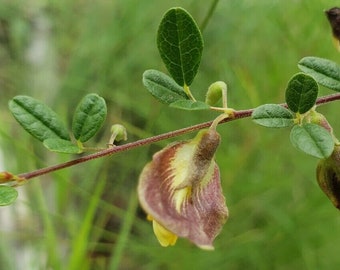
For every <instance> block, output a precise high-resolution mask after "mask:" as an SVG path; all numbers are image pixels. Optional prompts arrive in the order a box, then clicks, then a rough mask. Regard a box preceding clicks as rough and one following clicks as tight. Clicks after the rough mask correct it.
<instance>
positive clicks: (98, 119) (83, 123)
mask: <svg viewBox="0 0 340 270" xmlns="http://www.w3.org/2000/svg"><path fill="white" fill-rule="evenodd" d="M106 114H107V109H106V103H105V100H104V99H103V98H102V97H100V96H98V95H97V94H88V95H86V96H85V97H84V98H83V99H82V100H81V101H80V103H79V104H78V106H77V108H76V111H75V113H74V116H73V121H72V132H73V135H74V137H75V138H76V139H77V140H79V141H80V142H86V141H88V140H89V139H90V138H92V137H93V136H94V135H95V134H96V133H97V131H98V130H99V129H100V128H101V126H102V125H103V123H104V121H105V118H106Z"/></svg>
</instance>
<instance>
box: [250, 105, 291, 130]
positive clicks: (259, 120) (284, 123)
mask: <svg viewBox="0 0 340 270" xmlns="http://www.w3.org/2000/svg"><path fill="white" fill-rule="evenodd" d="M251 117H252V119H253V121H254V122H255V123H256V124H259V125H261V126H265V127H273V128H282V127H289V126H292V125H293V124H294V115H293V114H292V113H291V112H290V111H289V110H287V109H286V108H284V107H282V106H281V105H278V104H264V105H262V106H259V107H257V108H256V109H255V110H254V111H253V113H252V115H251Z"/></svg>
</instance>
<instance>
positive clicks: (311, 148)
mask: <svg viewBox="0 0 340 270" xmlns="http://www.w3.org/2000/svg"><path fill="white" fill-rule="evenodd" d="M290 141H291V142H292V144H293V145H294V146H295V147H296V148H297V149H300V150H301V151H303V152H305V153H306V154H308V155H311V156H314V157H317V158H327V157H329V156H330V155H331V154H332V152H333V149H334V142H333V138H332V135H331V134H330V133H329V132H328V131H327V130H326V129H325V128H323V127H321V126H319V125H316V124H311V123H308V124H304V125H302V126H300V125H296V126H294V127H293V128H292V130H291V133H290Z"/></svg>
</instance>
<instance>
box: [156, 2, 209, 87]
mask: <svg viewBox="0 0 340 270" xmlns="http://www.w3.org/2000/svg"><path fill="white" fill-rule="evenodd" d="M157 45H158V49H159V52H160V55H161V58H162V59H163V62H164V64H165V66H166V68H167V69H168V71H169V73H170V74H171V76H172V77H173V78H174V80H175V81H176V82H177V83H178V84H179V85H181V86H185V85H187V86H189V85H191V83H192V82H193V80H194V77H195V76H196V73H197V70H198V67H199V65H200V62H201V56H202V50H203V38H202V35H201V32H200V30H199V28H198V26H197V24H196V23H195V21H194V19H193V18H192V17H191V15H190V14H189V13H188V12H187V11H186V10H184V9H182V8H171V9H169V10H168V11H167V12H166V13H165V15H164V17H163V19H162V21H161V23H160V25H159V28H158V34H157Z"/></svg>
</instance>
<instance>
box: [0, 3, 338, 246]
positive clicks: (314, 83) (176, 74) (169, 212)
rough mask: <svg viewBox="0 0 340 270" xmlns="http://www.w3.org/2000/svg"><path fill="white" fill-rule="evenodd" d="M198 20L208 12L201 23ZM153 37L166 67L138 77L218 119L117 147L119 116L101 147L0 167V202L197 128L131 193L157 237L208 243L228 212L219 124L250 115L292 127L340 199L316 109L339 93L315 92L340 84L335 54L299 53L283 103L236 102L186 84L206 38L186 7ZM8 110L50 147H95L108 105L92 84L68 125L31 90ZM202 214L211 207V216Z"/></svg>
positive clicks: (323, 122)
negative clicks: (46, 161) (62, 173)
mask: <svg viewBox="0 0 340 270" xmlns="http://www.w3.org/2000/svg"><path fill="white" fill-rule="evenodd" d="M214 7H215V6H213V7H212V10H213V8H214ZM212 10H211V12H212ZM338 11H339V9H338V8H333V9H330V10H328V11H326V14H327V17H328V19H329V20H330V23H331V26H332V27H333V34H334V37H335V38H336V39H337V41H339V40H338V38H339V35H338V34H339V33H338V32H337V31H335V30H334V26H337V25H336V24H335V23H334V20H332V18H333V17H334V16H333V15H334V14H338ZM211 12H210V13H211ZM210 13H209V14H208V17H209V16H211V14H210ZM205 25H206V21H204V23H203V24H202V27H205ZM157 46H158V50H159V53H160V56H161V59H162V60H163V62H164V64H165V66H166V68H167V70H168V72H169V74H170V76H169V75H167V74H165V73H163V72H160V71H158V70H153V69H149V70H146V71H145V72H144V73H143V84H144V86H145V87H146V89H147V90H148V91H149V93H150V94H151V95H152V96H154V97H155V98H156V99H157V100H158V101H160V102H162V103H164V104H166V105H168V106H170V107H173V108H176V109H180V110H212V111H215V112H218V113H219V115H217V117H216V118H215V120H212V121H208V122H204V123H200V124H197V125H193V126H189V127H186V128H183V129H178V130H175V131H170V132H168V133H164V134H160V135H156V136H153V137H149V138H145V139H142V140H138V141H135V142H131V143H126V144H123V145H120V146H115V142H118V141H122V140H126V130H125V128H124V127H123V126H121V125H113V126H112V129H111V132H112V135H111V138H110V140H109V142H108V146H107V148H104V149H99V150H98V149H95V150H98V151H96V152H95V153H92V154H88V155H86V156H82V157H80V158H77V159H74V160H71V161H68V162H65V163H62V164H57V165H54V166H50V167H46V168H41V169H37V170H34V171H32V172H26V173H21V174H13V173H10V172H6V171H5V172H0V205H9V204H11V203H13V202H14V201H15V199H16V197H17V191H16V189H15V187H17V186H19V185H23V184H25V183H26V182H27V181H28V180H30V179H32V178H35V177H38V176H42V175H44V174H48V173H51V172H54V171H57V170H61V169H64V168H67V167H71V166H74V165H77V164H80V163H84V162H87V161H90V160H93V159H97V158H102V157H105V156H109V155H113V154H116V153H120V152H125V151H128V150H130V149H134V148H137V147H141V146H144V145H148V144H152V143H155V142H158V141H162V140H166V139H169V138H173V137H177V136H180V135H183V134H187V133H190V132H194V131H198V130H200V132H199V133H198V134H197V135H196V137H194V138H193V139H192V140H189V141H180V142H176V143H173V144H171V145H169V146H167V147H165V148H164V149H162V150H161V151H159V152H157V153H156V154H155V155H154V157H153V160H152V161H151V162H150V163H149V164H147V165H146V166H145V168H144V170H143V172H142V173H141V176H140V179H139V185H138V196H139V200H140V202H141V205H142V207H143V209H144V210H145V211H146V212H147V214H148V219H149V220H151V221H152V222H153V224H154V231H155V234H156V236H157V238H158V240H159V242H160V244H161V245H163V246H168V245H173V244H175V242H176V240H177V237H178V236H179V237H186V238H189V239H190V240H191V241H192V242H193V243H195V244H196V245H197V246H199V247H201V248H203V249H212V248H213V245H212V242H213V240H214V238H215V237H216V236H217V235H218V233H219V231H220V229H221V227H222V225H223V224H224V223H225V222H226V220H227V218H228V209H227V207H226V205H225V202H224V197H223V194H222V191H221V186H220V179H219V170H218V165H217V164H216V162H215V161H214V154H215V151H217V149H218V146H219V143H220V137H219V134H218V133H217V131H216V126H217V125H218V124H222V123H227V122H230V121H234V120H239V119H243V118H248V117H251V118H252V120H253V121H254V122H255V123H256V124H259V125H262V126H264V127H269V128H291V132H290V140H291V143H292V144H293V146H295V147H296V148H297V149H299V150H301V151H303V152H304V153H306V154H308V155H311V156H314V157H316V158H318V159H319V160H320V162H319V164H318V167H317V181H318V183H319V185H320V187H321V189H322V190H323V191H324V193H325V194H326V195H327V196H328V197H329V198H330V200H331V201H332V203H333V204H334V205H335V206H336V207H337V208H340V195H339V194H340V190H339V186H340V143H339V140H338V139H337V138H336V136H335V134H333V129H332V127H331V125H330V124H329V123H328V121H327V119H326V117H325V116H323V115H322V114H320V113H319V112H317V108H318V106H320V105H322V104H327V103H330V102H333V101H336V100H339V99H340V93H335V94H331V95H327V96H323V97H318V91H319V85H322V86H324V87H327V88H329V89H331V90H333V91H336V92H340V66H339V65H338V64H337V63H335V62H333V61H331V60H328V59H323V58H319V57H304V58H303V59H301V60H300V61H299V62H298V67H299V68H300V70H301V72H300V73H297V74H295V75H293V76H292V78H291V79H290V80H289V82H288V83H287V88H286V92H285V101H286V103H283V104H263V105H260V106H258V107H256V108H252V109H247V110H236V109H233V108H230V107H229V106H228V102H227V101H228V99H227V94H228V93H227V85H226V83H224V82H221V81H218V82H214V83H212V84H211V85H210V87H209V88H208V90H207V92H206V99H205V100H204V101H200V100H198V99H196V98H195V93H193V91H192V90H191V89H190V85H191V84H192V82H193V81H194V78H195V76H196V74H197V71H198V69H199V66H200V61H201V57H202V51H203V47H204V42H203V37H202V34H201V30H200V29H199V27H198V26H197V24H196V22H195V20H194V19H193V18H192V16H191V15H190V14H189V13H188V12H187V11H186V10H184V9H182V8H171V9H169V10H168V11H167V12H166V13H165V14H164V16H163V19H162V21H161V23H160V25H159V28H158V32H157ZM9 110H10V111H11V113H12V115H13V116H14V118H15V119H16V120H17V122H18V123H19V124H20V125H21V126H22V127H23V128H24V129H25V130H26V131H27V132H29V133H30V134H31V135H32V136H33V137H35V138H36V139H37V140H39V141H41V142H42V143H43V145H44V146H45V147H46V148H47V149H48V150H50V151H54V152H60V153H68V154H80V153H83V152H87V151H90V150H91V151H93V148H88V147H85V146H84V143H85V142H87V141H88V140H90V139H91V138H92V137H93V136H94V135H95V134H96V133H97V132H98V131H99V129H100V128H101V127H102V125H103V124H104V122H105V119H106V114H107V108H106V102H105V100H104V99H103V98H102V97H100V96H98V95H97V94H95V93H91V94H88V95H86V96H85V97H84V98H83V99H82V100H81V101H80V102H79V104H78V106H77V107H76V109H75V112H74V115H73V121H72V130H71V131H69V130H67V129H66V128H65V126H64V124H63V123H62V121H61V120H60V118H59V116H58V114H57V113H56V112H54V111H53V110H52V109H51V108H49V107H48V106H47V105H46V104H44V103H42V102H41V101H39V100H36V99H34V98H32V97H29V96H23V95H20V96H16V97H14V98H13V99H12V100H10V101H9ZM70 134H71V135H70ZM183 164H185V166H184V165H183ZM169 172H171V173H169ZM160 183H161V184H160ZM163 183H167V185H163ZM207 202H209V203H207ZM165 209H166V211H165ZM206 213H210V214H208V215H209V216H207V214H206ZM206 222H210V223H209V224H207V223H206ZM202 228H203V229H202Z"/></svg>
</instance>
